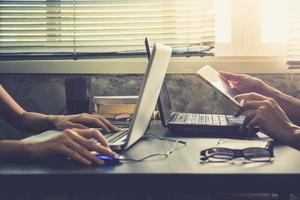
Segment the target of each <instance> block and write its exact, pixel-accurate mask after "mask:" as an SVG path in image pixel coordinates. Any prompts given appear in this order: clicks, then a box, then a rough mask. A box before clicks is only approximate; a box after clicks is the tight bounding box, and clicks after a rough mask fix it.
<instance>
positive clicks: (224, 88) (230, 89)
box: [197, 65, 240, 107]
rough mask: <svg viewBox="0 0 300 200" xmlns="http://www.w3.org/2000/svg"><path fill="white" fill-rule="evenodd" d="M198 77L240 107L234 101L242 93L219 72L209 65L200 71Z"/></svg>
mask: <svg viewBox="0 0 300 200" xmlns="http://www.w3.org/2000/svg"><path fill="white" fill-rule="evenodd" d="M197 75H198V76H199V77H200V78H201V79H202V80H204V81H205V82H207V83H208V84H210V85H211V86H213V87H214V88H215V89H216V90H217V91H218V92H219V93H221V94H222V95H224V96H225V97H226V98H228V99H229V100H231V101H232V102H233V103H234V104H235V105H236V106H238V107H240V104H239V103H238V102H237V101H236V100H235V99H234V97H235V96H236V95H238V94H239V93H240V92H239V90H238V88H237V87H236V86H235V84H234V83H233V82H230V81H228V80H227V79H226V78H224V77H223V76H222V75H221V74H220V73H219V72H217V71H216V70H215V69H213V68H212V67H210V66H208V65H206V66H205V67H203V68H202V69H200V70H199V71H198V72H197Z"/></svg>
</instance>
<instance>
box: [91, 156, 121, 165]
mask: <svg viewBox="0 0 300 200" xmlns="http://www.w3.org/2000/svg"><path fill="white" fill-rule="evenodd" d="M96 157H97V158H99V159H101V160H103V161H104V162H105V164H106V165H117V164H120V163H121V162H120V159H119V156H107V155H102V154H97V155H96Z"/></svg>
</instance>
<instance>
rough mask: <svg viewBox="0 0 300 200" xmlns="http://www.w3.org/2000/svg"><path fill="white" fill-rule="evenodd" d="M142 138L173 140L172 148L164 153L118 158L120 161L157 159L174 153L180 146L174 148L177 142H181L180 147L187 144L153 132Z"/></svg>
mask: <svg viewBox="0 0 300 200" xmlns="http://www.w3.org/2000/svg"><path fill="white" fill-rule="evenodd" d="M143 138H153V139H157V140H164V141H171V142H174V143H173V145H172V148H171V149H170V150H169V151H167V152H166V153H155V154H150V155H148V156H145V157H143V158H140V159H132V158H120V161H129V162H142V161H145V160H147V159H149V158H153V157H157V158H158V159H165V158H168V157H169V156H170V155H171V154H172V153H174V152H175V151H176V150H179V149H180V148H176V147H177V145H178V144H183V145H184V146H182V147H181V148H183V147H185V146H186V145H187V142H185V141H182V140H176V139H172V138H167V137H160V136H157V135H155V134H152V133H149V134H146V135H144V136H143Z"/></svg>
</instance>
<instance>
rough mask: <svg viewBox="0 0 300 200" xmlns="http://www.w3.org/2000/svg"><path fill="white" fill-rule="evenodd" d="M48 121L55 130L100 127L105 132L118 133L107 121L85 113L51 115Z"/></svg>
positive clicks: (117, 129)
mask: <svg viewBox="0 0 300 200" xmlns="http://www.w3.org/2000/svg"><path fill="white" fill-rule="evenodd" d="M50 121H51V122H52V123H53V125H54V126H55V128H56V129H57V130H60V131H62V130H64V129H70V128H77V129H87V128H88V127H87V126H89V127H94V128H96V127H101V128H104V129H105V130H106V131H113V132H117V131H119V128H118V127H116V126H114V125H112V124H111V123H110V122H109V121H108V120H107V119H105V118H104V117H103V116H100V115H90V114H87V113H83V114H78V115H53V116H51V119H50Z"/></svg>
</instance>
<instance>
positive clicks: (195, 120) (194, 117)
mask: <svg viewBox="0 0 300 200" xmlns="http://www.w3.org/2000/svg"><path fill="white" fill-rule="evenodd" d="M198 118H199V115H198V114H193V115H192V121H191V124H198Z"/></svg>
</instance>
